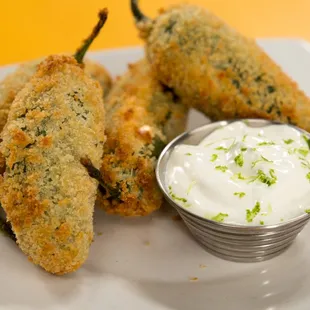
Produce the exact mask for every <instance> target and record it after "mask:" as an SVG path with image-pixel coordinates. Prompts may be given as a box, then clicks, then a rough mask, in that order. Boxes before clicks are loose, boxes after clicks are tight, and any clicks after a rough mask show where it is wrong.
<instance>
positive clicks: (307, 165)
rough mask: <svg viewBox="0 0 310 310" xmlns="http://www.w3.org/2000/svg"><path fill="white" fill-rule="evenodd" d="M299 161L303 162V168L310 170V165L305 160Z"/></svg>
mask: <svg viewBox="0 0 310 310" xmlns="http://www.w3.org/2000/svg"><path fill="white" fill-rule="evenodd" d="M298 159H300V160H301V166H302V167H303V168H306V169H310V163H309V162H308V161H307V160H306V159H305V158H302V157H299V158H298Z"/></svg>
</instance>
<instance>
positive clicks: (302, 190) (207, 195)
mask: <svg viewBox="0 0 310 310" xmlns="http://www.w3.org/2000/svg"><path fill="white" fill-rule="evenodd" d="M307 141H308V139H307V137H306V136H305V135H303V134H302V133H301V132H299V131H298V130H296V129H294V128H292V127H289V126H287V125H270V126H266V127H260V128H251V127H248V126H247V125H246V123H244V122H234V123H232V124H230V125H228V126H225V127H222V128H220V129H217V130H215V131H214V132H212V133H211V134H210V135H208V136H207V137H206V138H205V139H204V140H202V141H201V142H200V144H199V145H179V146H176V147H175V148H174V150H173V151H172V154H171V156H170V158H169V160H168V163H167V173H166V186H167V189H168V191H169V195H170V197H171V198H172V199H173V200H174V201H175V202H176V203H177V204H178V205H180V206H181V207H183V208H186V209H187V210H188V211H190V212H191V213H194V214H196V215H199V216H201V217H205V218H208V219H212V220H215V221H218V222H225V223H235V224H244V225H268V224H276V223H280V222H282V221H287V220H289V219H292V218H295V217H297V216H299V215H301V214H303V213H305V212H307V213H309V212H310V152H309V146H308V142H307Z"/></svg>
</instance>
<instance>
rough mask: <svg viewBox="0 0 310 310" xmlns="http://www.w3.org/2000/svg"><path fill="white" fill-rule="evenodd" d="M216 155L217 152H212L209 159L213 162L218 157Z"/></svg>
mask: <svg viewBox="0 0 310 310" xmlns="http://www.w3.org/2000/svg"><path fill="white" fill-rule="evenodd" d="M218 157H219V156H218V155H217V154H212V155H211V159H210V161H212V162H215V161H216V160H217V159H218Z"/></svg>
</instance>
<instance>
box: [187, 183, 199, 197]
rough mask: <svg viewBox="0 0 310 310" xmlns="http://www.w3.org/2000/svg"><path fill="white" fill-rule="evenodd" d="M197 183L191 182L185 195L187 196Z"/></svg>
mask: <svg viewBox="0 0 310 310" xmlns="http://www.w3.org/2000/svg"><path fill="white" fill-rule="evenodd" d="M196 183H197V181H192V182H191V183H190V184H189V186H188V188H187V191H186V195H189V193H190V191H191V190H192V189H193V186H194V185H195V184H196Z"/></svg>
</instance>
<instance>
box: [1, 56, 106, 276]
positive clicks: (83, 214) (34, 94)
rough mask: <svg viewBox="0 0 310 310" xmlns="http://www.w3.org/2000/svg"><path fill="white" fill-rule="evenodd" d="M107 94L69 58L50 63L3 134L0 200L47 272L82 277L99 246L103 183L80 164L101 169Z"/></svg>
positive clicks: (20, 239)
mask: <svg viewBox="0 0 310 310" xmlns="http://www.w3.org/2000/svg"><path fill="white" fill-rule="evenodd" d="M102 100H103V99H102V89H101V87H100V85H99V83H98V82H96V81H94V80H93V79H91V78H90V77H89V76H88V75H87V74H85V73H84V71H83V69H82V68H81V67H80V65H79V64H78V63H77V62H76V60H75V59H74V58H73V57H70V56H49V57H48V58H46V59H45V60H44V61H43V62H42V63H41V64H40V65H39V66H38V70H37V72H36V73H35V74H34V76H33V77H32V78H31V79H30V82H29V83H27V84H26V86H25V87H24V88H23V89H22V90H21V91H20V92H19V93H18V95H17V96H16V98H15V100H14V102H13V104H12V106H11V110H10V113H9V117H8V122H7V124H6V126H5V128H4V130H3V132H2V139H3V141H2V143H1V145H0V151H1V153H2V154H3V155H4V157H5V161H6V171H5V173H4V175H3V177H2V178H1V184H0V185H1V186H0V194H1V196H0V198H1V204H2V206H3V208H4V210H5V212H6V215H7V219H8V221H9V222H10V223H11V224H12V229H13V231H14V233H15V235H16V238H17V243H18V245H19V247H20V248H21V249H22V251H23V252H24V253H25V254H26V255H27V256H28V257H29V260H31V261H32V262H33V263H34V264H37V265H40V266H41V267H43V268H44V269H45V270H47V271H48V272H51V273H54V274H64V273H68V272H72V271H75V270H76V269H78V268H79V267H80V266H81V265H82V264H83V263H84V262H85V260H86V258H87V256H88V251H89V247H90V244H91V242H92V240H93V208H94V203H95V199H96V191H97V182H96V181H95V180H94V179H92V178H90V177H89V175H88V173H87V171H86V169H85V168H84V166H82V165H81V163H80V159H81V158H84V157H85V158H89V159H90V160H91V161H92V163H93V165H94V166H95V167H97V168H99V167H100V165H101V159H102V152H103V143H104V139H105V137H104V110H103V101H102Z"/></svg>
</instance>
